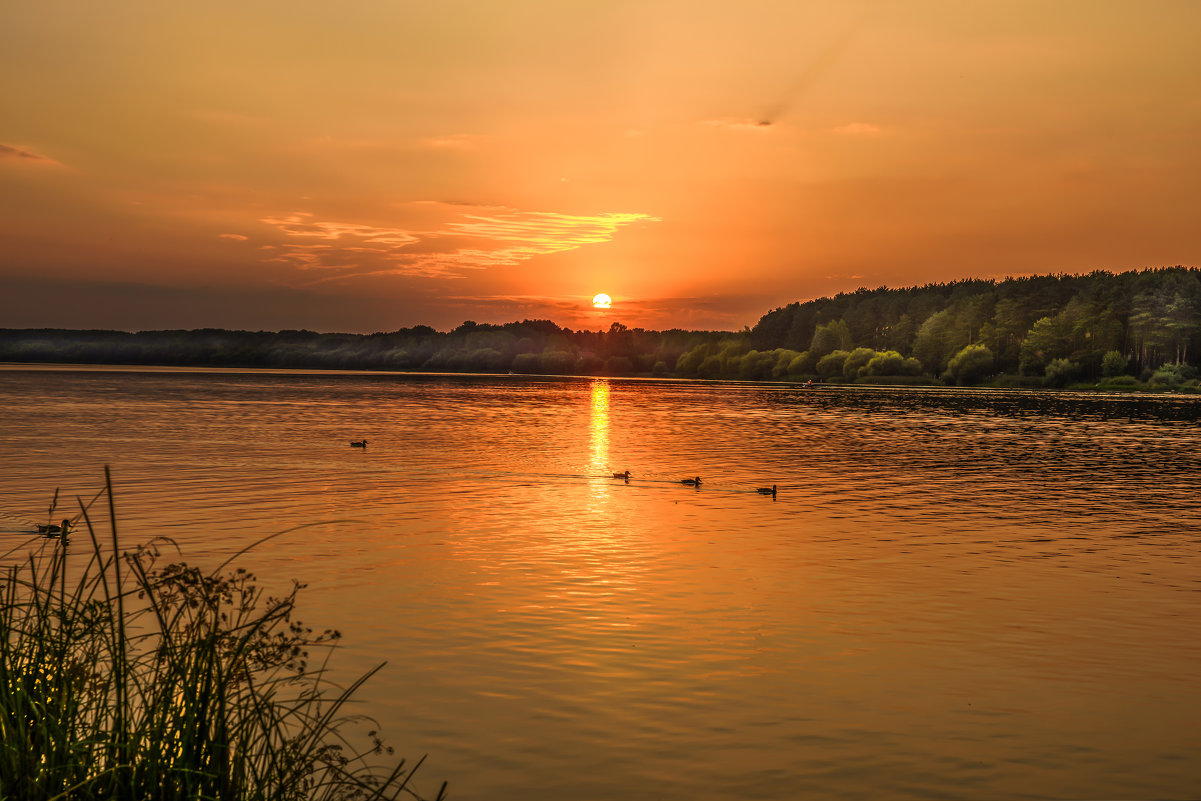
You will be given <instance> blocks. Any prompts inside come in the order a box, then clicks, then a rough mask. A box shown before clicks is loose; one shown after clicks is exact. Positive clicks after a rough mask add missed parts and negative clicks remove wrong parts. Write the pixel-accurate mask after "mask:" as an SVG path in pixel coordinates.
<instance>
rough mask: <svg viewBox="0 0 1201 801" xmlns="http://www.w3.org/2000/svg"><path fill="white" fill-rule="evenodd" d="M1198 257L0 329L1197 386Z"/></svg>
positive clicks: (111, 359)
mask: <svg viewBox="0 0 1201 801" xmlns="http://www.w3.org/2000/svg"><path fill="white" fill-rule="evenodd" d="M1199 352H1201V270H1198V269H1197V268H1184V267H1172V268H1165V269H1158V270H1145V271H1141V272H1133V271H1132V272H1125V273H1119V274H1114V273H1109V272H1100V271H1099V272H1094V273H1090V274H1088V275H1076V276H1071V275H1058V276H1034V277H1027V278H1010V279H1006V280H1004V281H994V280H968V281H958V282H953V283H947V284H929V285H927V286H922V287H909V288H904V289H889V288H887V287H881V288H879V289H873V290H869V289H861V290H859V291H857V292H853V293H843V294H839V295H836V296H834V297H832V298H828V297H827V298H818V299H815V300H810V301H805V302H797V303H792V304H789V305H788V306H784V307H781V308H778V309H775V310H773V311H771V312H768V313H767V314H765V315H764V316H763V317H762V318H761V319H760V320H759V322H758V323H757V324H756V325H755V326H754V327H753V328H747V329H744V330H743V331H741V332H730V331H682V330H671V331H647V330H643V329H628V328H626V327H625V326H624V325H621V324H620V323H614V324H613V325H612V326H611V327H610V328H609V329H608V330H607V331H572V330H571V329H569V328H560V327H559V326H557V325H555V324H554V323H553V322H550V321H548V320H524V321H522V322H519V323H518V322H514V323H506V324H504V325H480V324H477V323H474V322H470V321H469V322H465V323H463V324H462V325H461V326H459V327H458V328H456V329H454V330H453V331H449V332H445V333H443V332H439V331H435V330H434V329H432V328H430V327H428V326H416V327H414V328H407V329H400V330H398V331H394V332H390V333H377V334H369V335H357V334H319V333H315V332H312V331H280V332H265V331H258V332H249V331H220V330H197V331H142V332H137V333H128V332H119V331H67V330H0V361H9V362H60V363H63V362H68V363H110V364H133V365H139V364H157V365H201V366H213V367H280V368H321V369H329V368H343V369H366V370H423V371H438V372H444V371H452V372H454V371H461V372H492V373H504V372H514V373H538V374H567V375H613V376H620V375H647V376H652V375H653V376H677V377H683V378H727V379H731V378H732V379H742V380H752V381H753V380H792V381H806V380H820V381H847V382H851V381H854V382H860V383H892V384H896V383H918V384H922V383H924V384H931V383H944V384H961V385H965V384H982V383H983V384H991V385H999V386H1029V387H1036V386H1051V387H1062V386H1088V387H1098V386H1099V387H1101V388H1106V389H1119V390H1120V389H1130V390H1134V389H1177V390H1185V391H1189V390H1194V391H1195V390H1197V388H1198V382H1197V371H1196V369H1195V368H1194V366H1193V365H1192V364H1190V361H1189V360H1190V358H1195V355H1196V354H1197V353H1199Z"/></svg>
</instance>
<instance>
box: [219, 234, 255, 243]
mask: <svg viewBox="0 0 1201 801" xmlns="http://www.w3.org/2000/svg"><path fill="white" fill-rule="evenodd" d="M217 236H218V237H219V238H221V239H235V240H237V241H238V242H245V241H246V240H247V239H249V238H250V237H248V236H242V235H241V234H217Z"/></svg>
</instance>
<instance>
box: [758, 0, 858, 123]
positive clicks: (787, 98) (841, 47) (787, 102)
mask: <svg viewBox="0 0 1201 801" xmlns="http://www.w3.org/2000/svg"><path fill="white" fill-rule="evenodd" d="M867 17H868V9H867V8H864V9H863V11H862V12H861V13H860V14H859V16H858V17H856V18H855V20H854V21H853V22H852V23H851V25H850V27H848V28H847V29H846V30H845V31H844V32H843V34H842V35H841V36H839V37H838V38H837V39H835V40H834V41H833V42H831V43H830V45H829V46H828V47H826V49H825V50H822V51H821V52H820V53H818V55H817V58H816V59H814V60H813V63H811V64H810V65H809V66H807V67H805V69H804V71H802V72H801V74H800V75H799V76H797V79H796V80H795V81H793V82H792V85H791V86H789V87H788V91H786V92H785V93H784V95H783V96H782V97H781V98H780V100H779V101H777V102H776V103H775V104H773V105H772V106H770V107H769V108H768V109H767V111H766V113H764V115H763V116H762V117H761V118H760V119H759V124H760V125H772V124H773V123H775V122H776V120H778V119H779V118H780V117H781V116H783V115H784V112H786V111H788V109H789V108H790V107H791V106H792V104H793V103H794V102H796V100H797V98H798V97H800V96H801V95H802V94H803V93H804V92H805V90H807V89H808V88H809V87H810V86H812V85H813V84H814V83H816V81H817V79H818V78H820V77H821V76H822V74H823V73H825V72H826V71H827V70H828V69H830V67H832V66H833V65H834V63H835V62H837V61H838V59H840V58H842V55H843V53H845V52H846V51H847V48H849V47H850V46H851V43H852V42H853V41H854V40H855V37H856V36H857V35H858V34H859V31H860V30H861V29H862V28H863V24H864V23H865V22H866V21H867Z"/></svg>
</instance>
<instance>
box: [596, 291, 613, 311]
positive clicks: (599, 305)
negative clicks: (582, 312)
mask: <svg viewBox="0 0 1201 801" xmlns="http://www.w3.org/2000/svg"><path fill="white" fill-rule="evenodd" d="M612 305H613V298H611V297H609V296H608V295H606V294H605V293H604V292H602V293H600V294H599V295H597V296H596V297H594V298H593V299H592V306H593V308H596V309H608V308H609V307H611V306H612Z"/></svg>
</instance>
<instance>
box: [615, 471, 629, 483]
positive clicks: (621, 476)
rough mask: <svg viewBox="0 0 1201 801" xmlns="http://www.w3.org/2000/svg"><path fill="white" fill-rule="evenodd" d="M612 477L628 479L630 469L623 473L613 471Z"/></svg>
mask: <svg viewBox="0 0 1201 801" xmlns="http://www.w3.org/2000/svg"><path fill="white" fill-rule="evenodd" d="M613 478H624V479H625V480H626V481H629V480H630V471H629V470H627V471H625V472H624V473H614V474H613Z"/></svg>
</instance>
